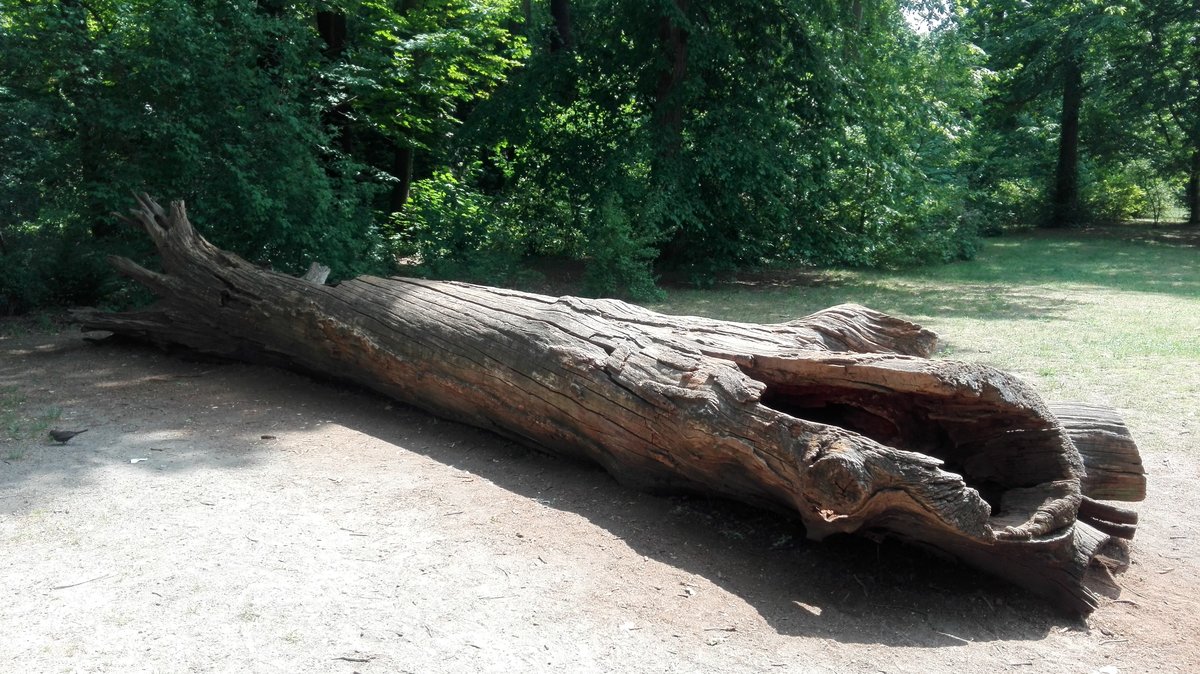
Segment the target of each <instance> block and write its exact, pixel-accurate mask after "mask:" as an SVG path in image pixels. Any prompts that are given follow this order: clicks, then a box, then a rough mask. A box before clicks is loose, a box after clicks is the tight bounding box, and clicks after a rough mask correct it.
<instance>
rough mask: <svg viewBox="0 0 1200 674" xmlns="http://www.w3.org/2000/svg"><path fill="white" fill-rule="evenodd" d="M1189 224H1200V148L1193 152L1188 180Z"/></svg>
mask: <svg viewBox="0 0 1200 674" xmlns="http://www.w3.org/2000/svg"><path fill="white" fill-rule="evenodd" d="M1187 204H1188V224H1189V225H1200V148H1196V149H1195V150H1194V151H1193V152H1192V166H1191V169H1190V170H1189V171H1188V182H1187Z"/></svg>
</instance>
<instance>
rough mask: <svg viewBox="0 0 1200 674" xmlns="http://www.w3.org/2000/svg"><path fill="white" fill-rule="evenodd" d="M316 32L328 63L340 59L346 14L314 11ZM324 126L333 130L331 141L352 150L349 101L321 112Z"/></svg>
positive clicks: (345, 29) (344, 39) (345, 35)
mask: <svg viewBox="0 0 1200 674" xmlns="http://www.w3.org/2000/svg"><path fill="white" fill-rule="evenodd" d="M316 20H317V32H318V33H320V35H321V40H322V41H323V42H324V43H325V49H324V50H323V52H324V55H325V58H326V59H327V60H328V61H329V62H330V63H336V62H338V61H341V60H342V56H343V55H344V54H345V53H346V48H347V46H348V42H347V38H348V32H347V26H346V15H345V14H344V13H342V12H330V11H318V12H317V13H316ZM321 115H322V117H323V119H324V122H325V128H327V129H330V130H331V131H332V132H333V136H334V137H333V141H334V143H335V144H336V145H337V146H338V148H339V149H341V151H342V152H343V153H345V154H350V152H351V151H352V150H353V145H354V140H353V137H352V133H351V129H350V103H349V101H347V100H343V101H341V102H339V103H338V104H337V105H335V106H333V107H332V108H329V109H326V110H324V111H323V112H322V113H321Z"/></svg>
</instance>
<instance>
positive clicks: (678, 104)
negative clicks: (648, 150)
mask: <svg viewBox="0 0 1200 674" xmlns="http://www.w3.org/2000/svg"><path fill="white" fill-rule="evenodd" d="M675 10H676V11H677V12H678V16H672V15H669V14H664V15H663V16H661V17H659V19H658V39H659V42H660V43H661V44H662V46H663V51H664V52H665V55H666V62H667V67H666V68H665V69H663V71H662V72H661V73H660V74H659V76H658V86H657V88H656V89H655V92H654V106H655V112H656V114H657V116H658V123H659V125H660V127H661V128H662V130H663V133H664V137H665V138H666V142H665V145H664V146H663V147H664V150H663V152H664V154H665V156H667V157H673V156H674V155H675V154H676V153H677V152H678V150H679V145H680V133H681V132H682V130H683V101H681V100H680V98H679V87H680V85H682V84H683V80H684V78H685V77H686V76H687V58H688V32H687V28H686V27H684V26H683V24H682V23H681V22H680V19H681V18H683V17H685V16H687V11H688V0H675Z"/></svg>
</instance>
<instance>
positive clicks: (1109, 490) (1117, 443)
mask: <svg viewBox="0 0 1200 674" xmlns="http://www.w3.org/2000/svg"><path fill="white" fill-rule="evenodd" d="M1050 411H1051V412H1052V413H1053V414H1054V416H1055V417H1057V418H1058V420H1059V422H1060V423H1062V425H1063V428H1064V429H1066V431H1067V435H1068V436H1070V438H1071V442H1072V443H1073V444H1074V445H1075V448H1076V449H1077V450H1079V455H1080V456H1081V457H1082V459H1083V464H1084V470H1085V474H1084V475H1083V476H1082V477H1081V478H1080V486H1081V489H1082V491H1083V495H1084V496H1089V497H1091V498H1093V499H1100V500H1107V501H1142V500H1144V499H1145V498H1146V469H1145V467H1144V466H1143V465H1142V456H1141V454H1140V453H1139V452H1138V448H1137V444H1136V443H1135V442H1134V441H1133V435H1132V434H1131V433H1130V432H1129V428H1127V427H1126V426H1125V422H1124V421H1123V420H1122V419H1121V417H1120V415H1119V414H1117V412H1116V411H1115V410H1113V409H1111V408H1109V407H1104V406H1102V405H1088V404H1083V403H1052V404H1050Z"/></svg>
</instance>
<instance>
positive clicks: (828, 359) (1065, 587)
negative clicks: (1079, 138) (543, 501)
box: [74, 199, 1136, 612]
mask: <svg viewBox="0 0 1200 674" xmlns="http://www.w3.org/2000/svg"><path fill="white" fill-rule="evenodd" d="M134 215H135V218H136V221H137V223H138V224H139V225H140V226H141V227H142V228H143V229H144V230H145V231H146V232H147V233H148V234H149V235H150V236H151V238H152V239H153V240H154V242H155V245H156V247H157V248H158V251H159V253H160V256H161V258H162V266H163V272H154V271H150V270H147V269H145V268H142V267H140V266H138V265H136V264H134V263H133V262H131V261H129V260H126V259H123V258H114V259H113V264H114V265H115V266H116V267H117V269H118V270H119V271H121V272H122V273H123V274H126V275H128V276H130V277H132V278H134V279H135V280H137V281H139V282H140V283H142V284H144V285H145V286H147V287H148V288H150V289H151V290H153V291H154V292H155V293H156V294H157V295H158V296H159V297H160V301H159V303H158V304H157V305H155V306H154V307H151V308H150V309H148V310H145V311H140V312H132V313H123V314H108V313H103V312H98V311H93V310H85V311H78V312H76V313H75V314H74V319H75V320H76V321H77V322H79V323H81V324H82V325H83V326H84V328H85V329H95V330H111V331H114V332H118V333H121V334H125V335H130V336H134V337H138V338H142V339H145V340H148V341H151V342H154V343H158V344H178V345H184V346H187V347H190V348H193V349H198V350H201V351H204V352H207V353H214V354H220V355H224V356H229V357H234V358H240V359H246V360H255V361H260V362H269V363H274V364H279V365H285V366H289V367H294V368H300V369H304V370H308V371H313V372H319V373H324V374H326V375H330V376H335V377H338V378H341V379H345V380H349V381H353V382H356V383H358V384H361V385H364V386H367V387H370V388H372V389H375V390H377V391H379V392H381V393H383V394H385V395H389V396H392V397H394V398H397V399H399V400H402V401H405V402H407V403H410V404H413V405H416V406H418V407H421V408H423V409H426V410H428V411H430V412H433V413H435V414H438V415H441V416H445V417H447V418H451V419H455V420H457V421H461V422H465V423H469V424H473V425H476V426H479V427H481V428H486V429H489V430H492V431H495V432H497V433H499V434H501V435H504V436H506V437H509V438H513V439H516V440H518V441H520V442H523V443H525V444H527V445H530V446H533V447H538V448H541V449H543V450H545V451H548V452H554V453H566V454H570V455H574V456H578V457H582V458H586V459H589V460H592V461H595V462H597V463H599V464H600V465H602V466H603V467H604V468H605V469H607V470H608V471H609V472H610V473H612V474H613V475H614V476H615V477H616V478H617V479H619V480H620V481H622V482H623V483H625V484H628V485H631V486H634V487H638V488H642V489H648V490H653V491H679V490H684V491H691V492H702V493H706V494H712V495H716V496H723V497H728V498H733V499H737V500H741V501H744V502H747V503H752V504H757V505H761V506H764V507H768V508H773V509H776V510H782V511H786V512H790V513H793V514H795V515H797V516H798V517H800V518H801V519H802V521H803V522H804V525H805V527H806V529H807V530H808V533H809V536H810V537H812V538H814V539H820V538H822V537H824V536H827V535H829V534H833V533H849V532H855V531H866V530H870V531H882V532H885V533H890V534H892V535H895V536H898V537H901V538H904V539H908V540H912V541H916V542H919V543H921V544H923V545H926V546H932V547H934V548H937V549H940V550H942V551H944V552H947V553H949V554H951V555H954V556H957V557H959V558H961V559H963V560H965V561H967V562H968V563H970V564H973V565H974V566H976V567H979V568H981V569H984V570H987V571H990V572H992V573H995V574H997V575H999V576H1001V577H1004V578H1007V579H1009V580H1011V581H1013V582H1015V583H1018V584H1020V585H1023V586H1025V587H1027V588H1030V589H1032V590H1034V591H1036V592H1039V593H1041V594H1042V595H1044V596H1046V597H1048V598H1049V599H1050V600H1051V601H1053V602H1055V603H1056V604H1057V605H1058V606H1060V607H1062V608H1064V609H1066V610H1069V611H1074V612H1087V611H1090V610H1091V609H1093V608H1094V607H1095V606H1096V603H1097V597H1096V592H1099V591H1109V590H1111V589H1112V585H1111V579H1110V578H1109V576H1108V571H1109V569H1110V568H1112V566H1113V565H1114V564H1118V565H1119V562H1120V561H1121V560H1122V559H1123V554H1124V548H1123V547H1122V542H1121V540H1120V539H1121V538H1122V537H1128V536H1131V535H1132V533H1133V531H1134V525H1135V524H1136V515H1135V514H1133V513H1132V511H1128V510H1124V509H1121V508H1116V507H1114V506H1109V505H1106V504H1104V503H1101V502H1100V501H1098V500H1095V498H1093V497H1091V496H1089V495H1088V492H1085V491H1084V488H1083V485H1084V484H1085V483H1083V482H1081V480H1083V478H1084V477H1085V466H1087V467H1088V468H1090V467H1091V466H1092V465H1098V463H1097V461H1096V460H1085V458H1084V457H1083V456H1081V454H1080V452H1079V451H1078V450H1077V449H1076V445H1075V444H1074V442H1073V440H1072V432H1073V431H1071V430H1070V429H1069V428H1068V427H1064V425H1063V423H1062V422H1060V421H1059V419H1058V418H1057V417H1056V416H1055V415H1054V414H1053V413H1052V412H1051V411H1050V409H1049V408H1048V407H1047V406H1046V405H1045V404H1044V403H1043V402H1041V400H1040V399H1039V398H1038V397H1037V395H1036V394H1035V393H1034V392H1033V391H1032V390H1030V389H1029V388H1028V386H1027V385H1026V384H1024V383H1022V382H1021V381H1020V380H1018V379H1016V378H1014V377H1011V376H1009V375H1006V374H1004V373H1002V372H999V371H996V370H994V369H992V368H989V367H986V366H982V365H976V364H968V363H957V362H952V361H941V360H932V359H930V358H928V356H929V355H930V353H931V352H932V350H933V348H934V346H935V345H936V337H935V336H934V335H933V334H932V333H930V332H929V331H927V330H924V329H922V328H920V326H917V325H914V324H912V323H909V322H907V321H904V320H901V319H897V318H892V317H889V316H885V315H883V314H880V313H877V312H874V311H871V310H869V309H866V308H864V307H859V306H854V305H843V306H839V307H834V308H832V309H828V310H826V311H823V312H818V313H816V314H813V315H812V316H808V317H806V318H803V319H800V320H796V321H792V322H789V323H783V324H778V325H753V324H741V323H729V322H724V321H718V320H710V319H703V318H695V317H678V316H664V315H661V314H656V313H654V312H651V311H648V310H646V309H642V308H640V307H636V306H632V305H629V304H625V303H623V302H618V301H615V300H584V299H579V298H572V297H561V298H553V297H545V296H541V295H532V294H527V293H520V292H515V291H509V290H502V289H498V288H487V287H483V286H475V285H469V284H463V283H449V282H437V281H424V280H418V279H400V278H392V279H383V278H374V277H361V278H358V279H354V280H351V281H345V282H342V283H340V284H338V285H336V286H325V285H321V284H320V275H319V274H314V275H312V276H310V277H309V279H310V280H305V279H299V278H294V277H291V276H286V275H283V274H279V273H276V272H272V271H269V270H263V269H260V268H258V267H256V266H254V265H252V264H249V263H247V262H245V261H244V260H242V259H240V258H238V257H237V256H235V255H232V254H230V253H227V252H224V251H221V250H218V249H216V248H214V247H213V246H212V245H211V244H209V243H208V242H207V241H205V240H204V239H203V238H201V237H200V236H199V235H198V234H196V232H195V231H194V230H193V229H192V227H191V225H190V224H189V223H188V221H187V218H186V215H185V213H184V210H183V206H182V204H179V203H176V204H174V205H173V206H172V208H171V209H170V211H164V210H163V209H161V208H160V207H159V206H158V205H157V204H155V203H154V202H152V201H150V200H149V199H143V200H142V202H141V205H140V208H139V209H138V210H137V211H135V212H134ZM1068 416H1069V415H1068ZM1102 417H1103V415H1100V414H1097V413H1094V412H1091V411H1085V412H1076V413H1074V417H1071V418H1075V419H1080V420H1081V421H1079V422H1078V423H1076V424H1075V427H1076V431H1075V432H1077V433H1078V434H1079V436H1080V437H1092V435H1095V432H1097V431H1096V429H1097V428H1098V426H1103V425H1105V424H1108V423H1109V419H1108V417H1103V418H1102ZM1116 423H1117V424H1118V425H1119V421H1118V422H1116ZM1105 427H1106V428H1108V426H1105ZM1122 428H1123V427H1122ZM1088 429H1091V430H1088ZM1085 444H1086V443H1085ZM1092 444H1093V445H1095V446H1096V447H1100V446H1102V445H1103V444H1104V443H1102V442H1100V441H1098V440H1096V441H1092ZM1131 447H1132V445H1131V444H1130V445H1128V446H1125V445H1122V449H1120V450H1119V451H1116V452H1115V453H1116V454H1121V455H1122V456H1126V457H1127V458H1128V455H1129V453H1130V452H1133V454H1134V455H1136V450H1133V449H1131ZM1109 453H1110V454H1112V453H1113V452H1109ZM1102 454H1103V452H1100V451H1098V450H1097V451H1092V452H1091V456H1093V457H1096V456H1100V455H1102ZM1091 493H1092V494H1096V493H1097V492H1095V491H1093V492H1091ZM1127 495H1132V494H1128V493H1127ZM1093 525H1095V526H1093ZM1105 532H1108V533H1105Z"/></svg>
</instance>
